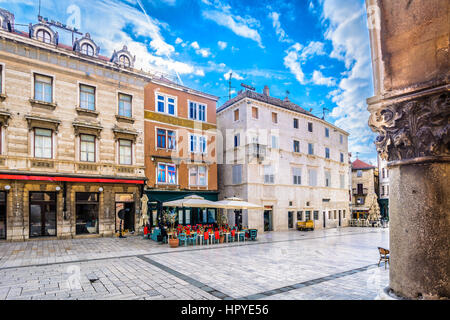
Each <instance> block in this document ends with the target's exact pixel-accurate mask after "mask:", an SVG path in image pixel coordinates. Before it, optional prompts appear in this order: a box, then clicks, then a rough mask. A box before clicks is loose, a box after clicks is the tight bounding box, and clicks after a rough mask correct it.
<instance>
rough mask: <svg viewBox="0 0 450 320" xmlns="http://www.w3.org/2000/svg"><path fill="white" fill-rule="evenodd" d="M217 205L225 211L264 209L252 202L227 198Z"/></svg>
mask: <svg viewBox="0 0 450 320" xmlns="http://www.w3.org/2000/svg"><path fill="white" fill-rule="evenodd" d="M216 204H217V205H220V207H218V208H224V209H263V208H264V207H263V206H260V205H257V204H253V203H250V202H246V201H244V200H243V199H241V198H237V197H231V198H226V199H224V200H221V201H217V202H216Z"/></svg>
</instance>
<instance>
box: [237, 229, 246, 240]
mask: <svg viewBox="0 0 450 320" xmlns="http://www.w3.org/2000/svg"><path fill="white" fill-rule="evenodd" d="M241 233H243V234H244V240H243V241H244V242H245V231H238V232H236V234H237V238H238V242H239V241H240V240H239V235H240V234H241Z"/></svg>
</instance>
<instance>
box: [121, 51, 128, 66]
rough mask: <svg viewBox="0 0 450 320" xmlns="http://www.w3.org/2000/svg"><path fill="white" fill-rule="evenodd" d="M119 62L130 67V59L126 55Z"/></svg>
mask: <svg viewBox="0 0 450 320" xmlns="http://www.w3.org/2000/svg"><path fill="white" fill-rule="evenodd" d="M119 62H120V64H121V65H122V66H124V67H129V66H130V59H129V58H128V57H127V56H126V55H124V54H123V55H121V56H120V57H119Z"/></svg>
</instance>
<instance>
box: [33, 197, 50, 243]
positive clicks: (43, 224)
mask: <svg viewBox="0 0 450 320" xmlns="http://www.w3.org/2000/svg"><path fill="white" fill-rule="evenodd" d="M29 232H30V238H33V237H52V236H56V192H30V231H29Z"/></svg>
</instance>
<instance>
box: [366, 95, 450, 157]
mask: <svg viewBox="0 0 450 320" xmlns="http://www.w3.org/2000/svg"><path fill="white" fill-rule="evenodd" d="M369 126H370V127H371V129H372V130H373V131H374V132H377V133H378V134H379V136H378V137H377V139H376V141H375V144H376V146H377V150H378V152H379V153H380V156H381V158H382V159H384V160H387V161H397V160H407V159H414V158H418V157H427V156H450V99H449V93H448V92H445V93H440V94H437V95H434V96H428V97H423V98H419V99H416V100H410V101H405V102H399V103H395V104H391V105H387V106H384V107H381V108H379V109H378V110H376V111H375V112H373V113H372V114H371V116H370V119H369Z"/></svg>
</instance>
